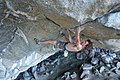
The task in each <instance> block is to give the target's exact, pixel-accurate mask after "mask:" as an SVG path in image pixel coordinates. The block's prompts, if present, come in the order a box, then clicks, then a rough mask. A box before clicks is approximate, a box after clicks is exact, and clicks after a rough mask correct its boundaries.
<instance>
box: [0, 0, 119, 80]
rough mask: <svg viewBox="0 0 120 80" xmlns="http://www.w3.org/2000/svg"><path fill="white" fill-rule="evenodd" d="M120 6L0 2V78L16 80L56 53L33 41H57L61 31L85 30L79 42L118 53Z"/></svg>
mask: <svg viewBox="0 0 120 80" xmlns="http://www.w3.org/2000/svg"><path fill="white" fill-rule="evenodd" d="M119 3H120V0H109V1H107V0H104V1H101V0H78V1H77V0H70V1H68V0H49V1H48V0H36V1H35V0H26V1H24V0H0V15H1V16H0V61H1V62H0V67H1V68H0V72H1V74H2V75H1V76H0V78H1V79H4V80H11V79H15V78H16V77H17V75H18V74H19V73H20V72H23V71H25V70H27V69H28V68H29V67H31V66H33V65H36V64H37V63H39V62H41V61H42V60H44V59H46V58H47V57H49V56H50V55H53V54H54V53H55V52H57V51H59V49H53V45H36V44H35V42H34V38H38V39H40V40H41V41H43V40H47V39H53V40H57V39H60V38H58V37H59V36H60V32H61V31H62V32H66V30H65V29H66V28H73V29H74V30H75V28H76V26H78V25H81V27H84V28H85V29H84V30H83V31H82V34H81V38H82V39H86V38H90V39H91V40H92V41H93V42H94V46H97V47H102V48H108V49H112V48H114V49H117V50H119V49H120V46H119V45H118V44H120V42H119V39H120V31H119V30H117V29H119V21H120V19H119ZM106 15H107V16H106ZM115 15H117V18H116V20H115V22H114V20H113V18H114V16H115ZM112 16H113V18H112ZM117 21H118V22H117ZM109 23H110V24H109ZM111 23H112V24H111ZM105 26H107V27H105ZM108 27H114V28H115V29H112V28H108ZM74 30H73V33H74ZM111 33H112V34H111ZM73 35H74V34H73ZM116 41H117V42H116ZM26 75H27V73H26ZM65 75H68V74H65Z"/></svg>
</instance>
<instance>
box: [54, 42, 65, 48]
mask: <svg viewBox="0 0 120 80" xmlns="http://www.w3.org/2000/svg"><path fill="white" fill-rule="evenodd" d="M66 44H67V42H62V41H57V43H56V45H55V47H56V48H60V49H62V50H65V45H66Z"/></svg>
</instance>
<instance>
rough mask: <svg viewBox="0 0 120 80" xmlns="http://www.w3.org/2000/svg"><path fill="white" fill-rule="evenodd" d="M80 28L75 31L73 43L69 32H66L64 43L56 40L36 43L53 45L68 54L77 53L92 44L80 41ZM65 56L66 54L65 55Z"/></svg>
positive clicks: (88, 41) (87, 41)
mask: <svg viewBox="0 0 120 80" xmlns="http://www.w3.org/2000/svg"><path fill="white" fill-rule="evenodd" d="M81 30H82V29H81V28H80V27H77V29H76V35H75V41H73V39H72V37H71V31H70V30H67V31H68V34H69V35H68V37H67V36H65V40H66V42H62V41H57V40H47V41H42V42H40V41H38V42H36V43H37V44H53V45H55V46H57V47H59V48H60V49H63V50H64V51H67V52H68V53H69V52H79V51H80V50H82V49H84V48H87V47H89V46H90V45H91V44H92V42H91V41H90V40H89V39H88V40H85V41H82V42H81V41H80V36H79V34H80V32H81ZM66 56H67V54H66Z"/></svg>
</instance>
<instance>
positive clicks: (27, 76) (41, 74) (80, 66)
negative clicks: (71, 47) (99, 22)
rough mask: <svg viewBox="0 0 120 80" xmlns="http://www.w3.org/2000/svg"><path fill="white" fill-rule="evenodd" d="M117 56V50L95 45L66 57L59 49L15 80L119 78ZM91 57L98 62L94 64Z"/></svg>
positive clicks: (103, 79) (100, 79) (117, 79)
mask: <svg viewBox="0 0 120 80" xmlns="http://www.w3.org/2000/svg"><path fill="white" fill-rule="evenodd" d="M81 56H82V57H83V58H78V57H81ZM119 57H120V53H119V52H114V51H112V50H107V49H102V48H101V49H100V48H96V47H93V48H90V49H87V50H82V51H80V52H78V53H69V55H68V56H67V57H64V56H63V51H59V52H57V53H56V54H54V55H52V56H50V57H49V58H47V59H45V60H43V61H42V62H40V63H39V64H37V65H36V66H33V67H30V68H29V69H28V70H27V71H25V72H22V73H20V74H19V76H18V77H17V78H16V79H15V80H93V79H95V80H106V79H108V80H119V79H120V73H119V71H120V70H119V68H120V62H119V60H120V58H119ZM93 59H94V61H95V59H97V61H98V63H95V64H94V61H93Z"/></svg>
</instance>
